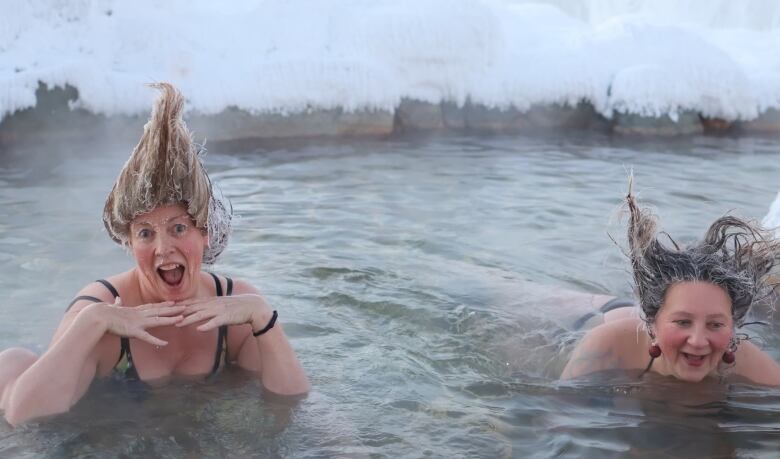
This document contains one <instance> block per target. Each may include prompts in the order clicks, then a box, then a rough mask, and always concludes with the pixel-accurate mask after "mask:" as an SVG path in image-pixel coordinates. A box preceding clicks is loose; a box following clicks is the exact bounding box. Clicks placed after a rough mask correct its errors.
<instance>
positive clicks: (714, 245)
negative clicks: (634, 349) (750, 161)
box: [626, 176, 780, 326]
mask: <svg viewBox="0 0 780 459" xmlns="http://www.w3.org/2000/svg"><path fill="white" fill-rule="evenodd" d="M632 187H633V176H632V177H629V185H628V194H627V195H626V204H627V206H628V210H629V214H630V216H629V224H628V247H629V252H628V256H629V258H630V261H631V267H632V269H633V275H634V283H635V290H636V293H637V295H638V296H639V303H640V306H641V308H642V312H643V315H644V320H645V322H646V323H648V324H650V323H652V322H653V321H654V320H655V317H656V314H658V310H659V309H660V308H661V305H662V304H663V302H664V298H665V295H666V292H667V290H668V289H669V287H671V286H672V285H673V284H675V283H677V282H686V281H704V282H711V283H713V284H715V285H717V286H719V287H721V288H722V289H723V290H724V291H725V292H726V293H727V294H728V296H729V298H731V314H732V317H733V319H734V323H735V324H736V326H741V325H742V324H743V322H744V319H745V316H746V314H747V312H748V310H749V309H750V307H751V306H752V305H753V304H754V303H757V302H760V301H769V302H771V295H772V285H771V284H770V281H769V272H770V271H771V269H772V267H773V266H774V264H775V261H776V259H777V257H778V255H779V254H780V244H779V243H778V241H777V240H775V239H774V237H773V235H772V233H770V232H768V231H765V230H764V229H762V228H761V227H760V226H759V225H758V224H757V223H756V222H753V221H745V220H741V219H739V218H737V217H733V216H725V217H721V218H719V219H717V220H715V222H714V223H713V224H712V225H711V226H710V228H709V229H708V230H707V233H706V234H705V235H704V239H703V240H702V241H700V242H697V243H694V244H691V245H690V246H688V247H684V248H683V247H680V246H679V245H678V244H677V243H676V242H675V241H674V240H673V239H672V238H671V236H669V235H668V234H666V237H667V238H668V240H669V243H670V246H666V245H664V244H662V243H661V242H660V241H659V240H658V234H657V231H656V230H657V226H658V220H657V218H656V216H655V215H654V214H653V213H652V212H651V211H650V210H649V209H647V208H641V207H640V206H639V205H638V204H637V201H636V198H635V197H634V194H633V191H632Z"/></svg>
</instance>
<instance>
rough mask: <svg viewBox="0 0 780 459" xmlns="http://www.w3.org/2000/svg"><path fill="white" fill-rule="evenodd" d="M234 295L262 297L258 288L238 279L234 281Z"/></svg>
mask: <svg viewBox="0 0 780 459" xmlns="http://www.w3.org/2000/svg"><path fill="white" fill-rule="evenodd" d="M233 294H234V295H246V294H253V295H260V290H258V289H257V287H255V286H254V285H252V284H250V283H249V282H247V281H245V280H242V279H236V280H234V281H233Z"/></svg>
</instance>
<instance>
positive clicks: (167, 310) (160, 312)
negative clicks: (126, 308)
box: [141, 305, 186, 317]
mask: <svg viewBox="0 0 780 459" xmlns="http://www.w3.org/2000/svg"><path fill="white" fill-rule="evenodd" d="M184 309H186V306H183V305H181V306H180V305H176V306H164V307H160V308H153V309H145V310H143V311H142V312H141V314H142V315H143V316H144V317H154V316H163V317H166V316H171V315H174V314H175V315H182V312H184Z"/></svg>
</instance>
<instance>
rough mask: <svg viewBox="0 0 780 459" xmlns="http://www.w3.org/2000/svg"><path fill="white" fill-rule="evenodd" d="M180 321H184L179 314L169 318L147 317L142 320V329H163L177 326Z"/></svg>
mask: <svg viewBox="0 0 780 459" xmlns="http://www.w3.org/2000/svg"><path fill="white" fill-rule="evenodd" d="M182 319H184V316H183V315H181V314H179V315H178V316H169V317H163V316H154V317H147V318H145V319H144V321H143V325H144V328H155V327H164V326H166V325H173V324H177V323H179V322H180V321H181V320H182Z"/></svg>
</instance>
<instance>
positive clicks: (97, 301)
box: [65, 295, 103, 312]
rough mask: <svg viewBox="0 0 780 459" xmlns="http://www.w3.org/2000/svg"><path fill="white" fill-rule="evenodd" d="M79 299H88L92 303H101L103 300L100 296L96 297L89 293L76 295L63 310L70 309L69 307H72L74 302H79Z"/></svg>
mask: <svg viewBox="0 0 780 459" xmlns="http://www.w3.org/2000/svg"><path fill="white" fill-rule="evenodd" d="M81 300H88V301H91V302H93V303H101V302H102V301H103V300H101V299H100V298H96V297H94V296H89V295H81V296H77V297H76V298H73V301H71V302H70V304H69V305H68V307H67V308H65V312H68V311H70V308H72V307H73V305H74V304H76V303H77V302H79V301H81Z"/></svg>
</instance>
